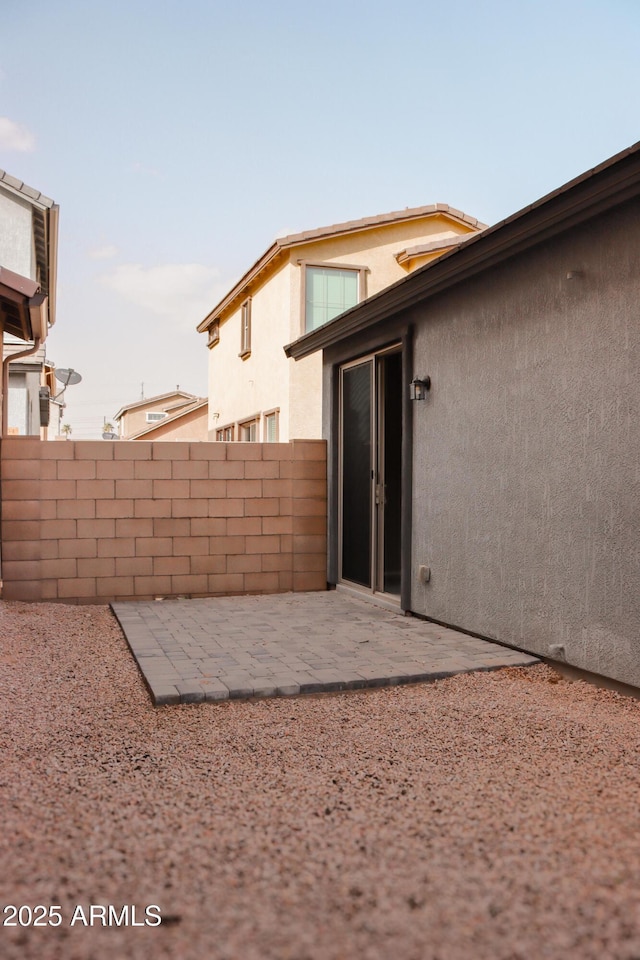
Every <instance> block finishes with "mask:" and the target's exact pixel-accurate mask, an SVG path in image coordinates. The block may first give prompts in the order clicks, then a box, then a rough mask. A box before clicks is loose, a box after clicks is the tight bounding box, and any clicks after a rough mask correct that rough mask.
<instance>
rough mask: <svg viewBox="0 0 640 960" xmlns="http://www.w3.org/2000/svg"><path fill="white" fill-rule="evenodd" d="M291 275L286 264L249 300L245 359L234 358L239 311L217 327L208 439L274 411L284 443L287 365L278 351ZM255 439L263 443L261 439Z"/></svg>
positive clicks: (286, 316)
mask: <svg viewBox="0 0 640 960" xmlns="http://www.w3.org/2000/svg"><path fill="white" fill-rule="evenodd" d="M291 270H292V268H291V266H290V265H289V264H286V263H285V264H284V265H283V266H282V267H281V268H280V269H279V270H278V271H277V272H276V273H275V274H274V275H273V276H272V277H271V278H270V279H269V281H268V282H267V283H265V284H264V285H263V286H262V287H260V289H259V290H257V291H256V292H255V293H254V294H253V296H252V298H251V354H250V355H249V356H248V357H246V358H245V359H243V358H242V357H240V356H239V353H240V314H241V309H240V306H238V309H237V310H235V312H234V313H233V314H232V315H231V316H230V317H229V318H228V319H227V320H224V321H223V322H222V323H221V324H220V340H219V342H218V343H217V344H216V346H215V347H213V348H212V349H211V350H210V351H209V430H210V432H211V436H212V439H215V431H216V430H218V429H220V427H225V426H227V425H228V424H235V423H238V422H240V421H242V420H248V419H250V418H251V417H254V416H256V415H262V414H263V413H264V412H265V411H269V410H273V409H276V408H279V411H280V413H279V421H280V432H279V439H280V440H281V441H283V442H284V441H287V440H289V436H288V433H289V419H288V418H289V390H288V382H289V372H288V371H289V364H290V362H291V361H289V360H287V358H286V357H285V355H284V351H283V349H282V348H283V345H284V344H285V343H287V336H288V332H289V310H290V287H291ZM216 413H217V414H218V416H217V417H215V416H214V415H215V414H216ZM236 439H237V437H236ZM258 439H259V440H261V439H262V435H261V433H259V435H258Z"/></svg>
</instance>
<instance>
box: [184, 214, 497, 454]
mask: <svg viewBox="0 0 640 960" xmlns="http://www.w3.org/2000/svg"><path fill="white" fill-rule="evenodd" d="M441 206H442V207H443V209H442V210H440V209H438V210H436V209H435V208H433V209H432V208H429V212H428V213H424V214H421V215H420V216H419V217H417V218H416V219H413V220H411V219H409V220H402V219H401V216H402V214H401V213H398V214H395V215H393V216H395V217H396V218H400V219H399V220H398V222H395V221H392V222H377V223H376V224H375V225H373V226H367V225H366V222H365V221H361V222H359V223H360V224H361V225H360V226H359V227H357V228H353V229H351V228H350V229H349V230H347V232H344V233H337V234H336V233H335V232H334V233H333V234H332V233H331V230H333V228H327V230H326V231H311V232H310V234H304V241H303V240H300V239H299V237H302V236H303V235H295V236H293V237H290V238H284V239H283V247H282V249H281V250H279V251H278V252H277V255H276V256H275V257H274V259H273V261H270V264H269V265H268V266H266V267H265V268H264V269H263V270H262V271H261V272H260V273H259V274H258V276H256V277H255V278H254V279H253V280H252V281H251V282H247V284H246V289H243V290H241V291H240V292H239V293H238V294H237V297H236V300H235V301H234V303H233V305H229V306H227V307H226V308H224V309H221V310H220V312H219V313H216V310H215V309H214V310H213V311H212V313H211V314H210V316H209V317H208V318H207V320H206V321H204V322H203V324H201V325H200V327H199V329H201V331H202V332H204V331H205V329H206V323H208V322H210V321H213V318H214V317H218V321H217V322H218V331H219V339H217V341H216V343H215V345H213V346H210V350H209V437H210V439H212V440H213V439H216V435H217V432H218V431H219V430H221V429H223V428H226V427H231V426H233V427H234V439H236V440H237V439H240V437H239V433H240V431H239V430H238V424H240V423H242V422H243V421H247V420H250V419H253V418H256V419H258V421H259V428H258V440H262V439H265V437H264V433H263V430H264V415H265V414H266V413H268V412H271V411H277V414H278V440H280V441H284V442H286V441H288V440H291V439H296V438H298V439H303V438H307V439H319V438H321V437H322V358H321V356H320V355H316V356H310V357H307V358H305V360H303V361H300V362H298V363H297V364H296V363H294V362H293V361H291V360H289V359H287V357H286V356H285V355H284V352H283V346H284V345H285V344H286V343H289V342H290V341H292V340H295V339H296V338H297V337H299V336H300V335H301V334H302V333H303V332H304V323H305V319H304V317H305V308H304V303H303V300H304V290H303V283H304V279H303V278H304V267H305V263H306V262H309V263H312V264H318V263H322V264H335V265H336V266H339V265H340V264H344V265H345V266H347V265H348V266H350V267H362V268H365V273H364V291H363V298H364V297H368V296H371V295H372V294H375V293H378V292H379V291H380V290H382V289H384V288H385V287H387V286H389V285H390V284H392V283H394V282H395V281H396V280H399V279H401V278H403V277H405V276H406V275H407V272H408V271H410V270H411V269H413V268H414V267H415V266H416V264H418V263H420V262H423V261H420V260H416V259H414V260H407V261H404V262H402V263H400V262H398V259H397V258H396V255H397V254H398V253H400V252H401V251H403V250H404V249H405V248H407V247H415V246H416V245H420V244H425V243H426V244H428V243H437V242H438V241H441V242H443V243H445V242H450V243H451V244H452V245H453V244H455V243H456V242H458V241H460V239H461V237H462V238H464V237H465V236H468V235H470V234H472V233H475V232H477V231H478V229H480V228H481V227H482V226H483V225H482V224H479V223H478V221H477V220H474V219H473V218H471V217H467V216H466V215H465V214H462V213H461V212H460V211H453V210H451V211H450V212H447V211H449V208H446V209H445V208H444V205H441ZM421 209H422V208H421ZM425 209H426V208H425ZM409 213H411V211H410V212H409ZM340 226H343V227H344V226H345V225H337V227H340ZM315 233H322V234H323V235H322V236H319V237H315V236H314V234H315ZM307 238H308V239H307ZM249 297H250V298H251V353H250V355H248V356H245V357H241V356H239V354H240V343H241V310H242V303H243V302H244V301H245V300H246V299H247V298H249Z"/></svg>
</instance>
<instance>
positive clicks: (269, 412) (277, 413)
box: [262, 407, 280, 443]
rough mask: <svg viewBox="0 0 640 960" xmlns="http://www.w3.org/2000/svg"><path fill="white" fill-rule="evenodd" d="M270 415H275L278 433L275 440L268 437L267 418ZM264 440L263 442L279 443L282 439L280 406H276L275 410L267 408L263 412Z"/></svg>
mask: <svg viewBox="0 0 640 960" xmlns="http://www.w3.org/2000/svg"><path fill="white" fill-rule="evenodd" d="M269 417H275V422H276V435H275V437H274V439H273V440H269V439H268V437H267V420H268V419H269ZM262 441H263V443H279V441H280V407H274V408H273V410H265V412H264V413H263V414H262Z"/></svg>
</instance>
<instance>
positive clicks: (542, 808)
mask: <svg viewBox="0 0 640 960" xmlns="http://www.w3.org/2000/svg"><path fill="white" fill-rule="evenodd" d="M0 677H1V683H2V698H1V702H0V710H1V712H2V723H1V726H0V740H1V749H2V766H1V767H0V804H1V811H2V826H3V829H2V832H1V835H0V891H1V897H0V899H1V900H2V908H3V910H4V909H5V905H8V904H13V905H15V906H21V905H26V906H30V907H31V908H34V907H35V906H36V905H39V904H42V905H44V906H46V907H47V908H48V907H49V906H50V905H59V906H60V914H61V916H62V923H61V924H60V926H57V927H53V926H44V927H37V928H34V927H29V926H27V927H21V926H16V927H13V926H4V925H3V927H2V929H1V930H0V956H1V957H2V958H11V960H12V958H19V960H30V958H34V960H35V958H37V960H49V958H63V960H75V958H78V960H89V958H90V960H102V958H107V957H108V958H112V957H117V958H123V960H124V958H141V960H143V958H144V960H146V958H148V957H154V958H156V957H160V958H162V957H171V958H180V960H183V958H184V960H189V958H196V957H197V958H203V957H206V958H213V960H236V958H237V960H271V958H274V960H287V958H290V960H325V958H326V960H338V958H344V960H354V958H357V960H389V958H393V960H436V958H438V960H458V958H460V960H476V958H478V960H484V958H487V960H489V958H491V960H507V958H509V960H516V958H517V960H538V958H545V957H552V958H560V957H562V958H580V960H589V958H598V960H607V958H625V960H631V958H636V960H637V958H639V957H640V829H639V827H640V814H639V810H640V804H639V798H640V789H639V788H640V768H639V765H638V759H639V747H640V727H639V724H638V721H639V719H640V704H639V703H638V701H635V700H631V699H625V698H623V697H621V696H619V695H618V694H615V693H612V692H609V691H604V690H598V689H595V688H593V687H590V686H587V685H586V684H583V683H569V682H567V681H564V680H558V678H557V676H556V675H555V674H554V673H552V672H551V670H549V669H548V668H547V667H544V666H537V667H532V668H528V669H509V670H502V671H498V672H496V673H490V674H486V673H483V674H471V675H465V676H460V677H454V678H451V679H449V680H443V681H439V682H437V683H433V684H423V685H418V686H412V687H401V688H398V687H394V688H387V689H383V690H376V691H371V692H366V693H350V694H344V695H337V696H323V697H301V698H296V699H277V700H256V701H248V702H230V703H224V704H197V705H192V706H184V705H183V706H176V707H162V708H159V709H158V708H153V707H152V706H151V705H150V701H149V697H148V694H147V692H146V690H145V688H144V685H143V683H142V680H141V678H140V676H139V674H138V672H137V668H136V667H135V665H134V663H133V660H132V658H131V655H130V654H129V652H128V650H127V647H126V644H125V642H124V639H123V638H122V635H121V633H120V630H119V628H118V626H117V624H116V622H115V620H114V619H113V617H112V615H111V613H110V612H109V610H108V609H106V608H104V607H82V606H81V607H72V606H62V605H50V604H39V605H28V604H19V603H0ZM92 904H93V905H103V906H105V905H112V906H114V907H115V908H116V911H115V914H116V917H118V918H121V917H122V916H123V914H122V913H121V911H122V907H123V906H124V905H128V906H130V905H133V906H135V908H136V912H135V919H136V922H137V923H140V924H142V925H141V926H131V925H128V926H124V925H122V926H113V925H112V926H102V925H100V919H99V915H98V914H96V925H94V926H84V925H83V923H82V916H80V914H79V913H78V910H77V907H81V908H82V912H83V915H84V916H86V917H87V918H88V917H89V908H90V905H92ZM151 904H156V905H158V907H159V908H160V910H161V913H162V917H163V922H162V924H161V925H159V926H150V925H144V919H145V916H146V914H145V908H146V907H147V906H148V905H151ZM74 914H75V916H76V922H75V923H73V924H72V922H71V921H72V919H73V917H74ZM107 916H108V914H107ZM8 917H10V912H9V913H7V912H6V910H5V912H4V914H3V923H4V922H6V920H7V918H8ZM128 917H129V921H131V919H132V911H131V910H129V913H128ZM22 918H23V919H24V920H25V921H28V913H27V911H23V912H22ZM148 918H149V919H151V920H153V919H154V917H153V913H151V914H150V915H149V917H148ZM53 919H54V920H55V915H54V917H53Z"/></svg>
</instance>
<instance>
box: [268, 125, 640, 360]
mask: <svg viewBox="0 0 640 960" xmlns="http://www.w3.org/2000/svg"><path fill="white" fill-rule="evenodd" d="M639 194H640V143H636V144H634V145H633V146H632V147H629V148H628V149H627V150H624V151H622V153H619V154H616V156H615V157H611V158H610V159H609V160H607V161H605V162H604V163H603V164H600V165H599V166H598V167H595V168H594V169H593V170H589V171H587V172H586V173H584V174H582V175H581V176H579V177H577V178H576V179H574V180H572V181H570V182H569V183H567V184H565V185H564V186H562V187H560V188H558V189H557V190H555V191H553V192H552V193H550V194H547V195H546V196H544V197H542V198H541V199H540V200H537V201H536V202H535V203H533V204H530V205H529V206H527V207H525V208H523V209H522V210H520V211H518V212H517V213H515V214H512V215H511V216H510V217H507V218H506V219H505V220H502V221H501V222H500V223H497V224H496V225H495V226H493V227H489V228H488V229H486V230H484V231H483V232H481V233H478V234H476V235H475V236H472V237H470V238H469V240H468V241H467V242H466V243H464V244H462V245H461V246H460V247H458V248H457V249H455V250H451V251H449V252H447V253H444V254H443V255H442V256H440V257H438V258H437V259H436V260H432V261H431V262H430V263H427V264H425V265H424V266H423V267H420V268H419V269H418V270H416V271H415V272H414V273H412V274H410V275H409V276H408V277H403V278H402V280H399V281H397V282H396V283H395V284H393V285H392V286H390V287H387V288H385V290H383V291H381V292H380V293H378V294H376V295H375V296H373V297H370V298H369V299H368V300H365V301H363V303H361V304H358V305H357V306H355V307H352V309H351V310H348V311H346V312H345V313H343V314H341V315H340V316H339V317H336V319H335V320H332V321H331V322H330V323H328V324H326V325H325V326H324V327H320V328H318V329H317V330H313V331H312V332H311V333H307V334H305V335H304V336H302V337H299V338H298V339H297V340H295V341H294V342H293V343H290V344H287V346H285V348H284V351H285V353H286V355H287V356H288V357H292V358H293V359H295V360H299V359H302V358H303V357H306V356H309V355H310V354H312V353H315V352H316V351H317V350H322V349H324V348H326V347H329V346H331V345H333V344H334V343H337V342H339V341H340V340H342V339H344V338H346V337H348V336H350V335H352V334H354V333H358V332H359V331H361V330H364V329H366V328H367V327H369V326H371V325H372V324H374V323H377V322H378V321H380V320H383V319H385V318H386V317H388V316H390V315H392V314H395V313H398V312H399V311H401V310H406V309H409V308H411V307H413V306H415V304H416V303H418V302H419V301H421V300H423V299H425V298H427V297H431V296H434V295H435V294H437V293H441V292H442V291H443V290H446V289H447V288H448V287H450V286H452V285H453V284H454V283H458V282H460V281H461V280H466V279H468V278H469V277H472V276H474V275H475V274H477V273H479V272H481V271H482V270H485V269H487V268H488V267H490V266H494V265H496V264H498V263H501V262H503V261H504V260H507V259H509V258H510V257H513V256H516V255H517V254H518V253H521V252H523V251H524V250H526V249H528V248H529V247H532V246H534V245H536V244H538V243H541V242H542V241H544V240H546V239H549V238H550V237H551V236H554V235H556V234H558V233H562V232H564V231H565V230H568V229H570V228H571V227H573V226H576V225H578V224H579V223H581V222H582V221H584V220H586V219H589V218H590V217H593V216H595V215H596V214H598V213H601V212H604V211H605V210H607V209H610V208H611V207H614V206H617V205H618V204H620V203H623V202H624V201H625V200H627V199H631V198H632V197H634V196H638V195H639Z"/></svg>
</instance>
